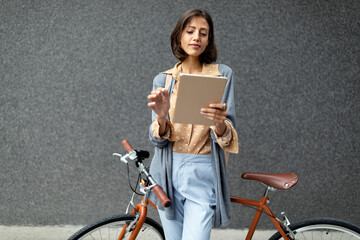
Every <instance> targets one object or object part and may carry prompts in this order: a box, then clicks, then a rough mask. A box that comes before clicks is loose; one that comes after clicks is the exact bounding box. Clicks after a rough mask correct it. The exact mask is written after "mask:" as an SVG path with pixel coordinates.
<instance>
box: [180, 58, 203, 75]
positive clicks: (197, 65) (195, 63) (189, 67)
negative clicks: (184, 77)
mask: <svg viewBox="0 0 360 240" xmlns="http://www.w3.org/2000/svg"><path fill="white" fill-rule="evenodd" d="M181 67H182V72H183V73H190V74H200V73H201V72H202V63H201V62H200V60H199V58H198V57H197V58H194V57H191V56H188V57H187V58H186V59H185V60H184V61H183V62H182V63H181Z"/></svg>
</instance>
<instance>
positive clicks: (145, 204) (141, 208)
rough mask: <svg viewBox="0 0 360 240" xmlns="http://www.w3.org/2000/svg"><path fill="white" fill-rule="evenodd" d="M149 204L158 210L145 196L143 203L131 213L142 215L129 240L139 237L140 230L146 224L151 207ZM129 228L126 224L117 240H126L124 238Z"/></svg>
mask: <svg viewBox="0 0 360 240" xmlns="http://www.w3.org/2000/svg"><path fill="white" fill-rule="evenodd" d="M149 203H150V204H151V206H153V207H154V208H155V209H156V210H157V207H156V205H155V204H154V203H153V202H152V201H150V200H149V199H147V198H145V196H144V197H143V199H142V201H141V203H139V204H138V205H136V206H135V208H134V209H133V210H132V211H131V214H137V213H140V217H139V219H138V221H137V222H136V225H135V228H134V229H133V230H132V232H131V235H130V237H129V240H135V238H136V237H137V235H138V233H139V231H140V229H141V228H142V226H143V224H144V222H145V220H146V215H147V207H148V206H149ZM127 227H128V225H127V224H125V225H124V227H123V229H122V230H121V233H120V235H119V237H118V239H117V240H122V239H123V238H124V236H125V234H126V228H127Z"/></svg>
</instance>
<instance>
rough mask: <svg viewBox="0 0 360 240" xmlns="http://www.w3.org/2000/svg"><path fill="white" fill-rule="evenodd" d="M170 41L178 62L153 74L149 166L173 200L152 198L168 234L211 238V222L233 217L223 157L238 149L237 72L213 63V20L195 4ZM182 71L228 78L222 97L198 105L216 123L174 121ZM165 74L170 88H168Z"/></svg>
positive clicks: (172, 238) (169, 236) (220, 222)
mask: <svg viewBox="0 0 360 240" xmlns="http://www.w3.org/2000/svg"><path fill="white" fill-rule="evenodd" d="M171 47H172V51H173V54H174V55H175V56H176V58H178V59H179V60H180V62H179V63H177V64H176V65H175V67H174V68H172V69H170V70H167V71H165V72H162V73H160V74H159V75H157V76H156V77H155V79H154V82H153V90H152V91H151V93H150V94H149V95H148V100H149V103H148V106H149V107H150V108H151V109H152V110H153V111H152V120H153V123H152V124H151V126H150V140H151V142H152V143H153V144H154V146H155V153H154V157H153V160H152V163H151V167H150V172H151V174H152V176H153V177H154V178H155V180H156V181H157V182H158V183H159V184H160V185H161V187H162V188H163V190H164V192H165V193H166V194H167V195H168V197H169V198H170V199H171V200H172V202H173V205H172V206H171V207H169V208H166V209H164V208H163V207H162V206H161V204H159V201H158V200H157V199H156V196H155V197H154V196H152V197H151V199H152V200H153V201H154V202H156V203H157V206H158V208H159V215H160V218H161V222H162V224H163V227H164V231H165V237H166V239H167V240H180V239H186V240H189V239H190V240H191V239H196V240H202V239H204V240H208V239H209V238H210V231H211V228H212V226H213V224H214V226H215V227H218V226H220V225H227V224H228V220H229V218H230V196H229V192H228V186H227V179H226V160H225V159H226V156H227V155H228V153H229V152H231V153H237V152H238V138H237V133H236V130H235V105H234V79H233V73H232V70H231V69H230V68H229V67H228V66H226V65H223V64H214V62H215V61H216V58H217V51H216V45H215V42H214V28H213V22H212V19H211V17H210V15H209V14H208V13H207V12H206V11H205V10H201V9H192V10H189V11H187V12H185V13H184V14H183V15H182V16H181V17H180V19H179V20H178V22H177V24H176V27H175V29H174V30H173V33H172V34H171ZM180 73H190V74H203V75H217V76H225V77H227V78H228V82H227V84H226V87H225V92H224V96H223V100H222V103H212V104H210V105H209V107H206V108H202V109H199V111H200V112H201V113H202V114H203V116H204V117H206V118H208V119H210V120H212V121H213V122H214V125H213V126H202V125H192V124H177V123H172V119H173V116H174V110H175V106H174V104H175V101H176V97H177V87H178V83H179V77H180ZM167 75H171V84H170V86H169V89H165V88H164V86H165V82H166V78H167ZM204 89H205V90H206V86H204Z"/></svg>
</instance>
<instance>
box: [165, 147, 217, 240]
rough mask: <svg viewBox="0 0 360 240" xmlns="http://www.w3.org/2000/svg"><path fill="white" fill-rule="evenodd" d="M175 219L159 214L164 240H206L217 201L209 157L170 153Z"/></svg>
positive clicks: (208, 236) (208, 237)
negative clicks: (171, 157) (171, 154)
mask: <svg viewBox="0 0 360 240" xmlns="http://www.w3.org/2000/svg"><path fill="white" fill-rule="evenodd" d="M172 181H173V187H174V197H175V199H174V202H173V204H174V207H175V219H174V220H168V219H167V218H166V217H165V211H163V210H159V215H160V219H161V223H162V225H163V228H164V232H165V238H166V240H194V239H196V240H209V239H210V232H211V228H212V219H213V215H214V210H215V205H216V198H215V188H214V175H213V170H212V165H211V156H210V155H193V154H180V153H173V166H172Z"/></svg>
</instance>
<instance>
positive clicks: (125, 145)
mask: <svg viewBox="0 0 360 240" xmlns="http://www.w3.org/2000/svg"><path fill="white" fill-rule="evenodd" d="M121 143H122V145H124V147H125V149H126V151H128V152H131V151H132V150H134V148H133V147H132V146H131V145H130V143H129V141H128V140H126V139H125V140H123V141H122V142H121Z"/></svg>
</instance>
